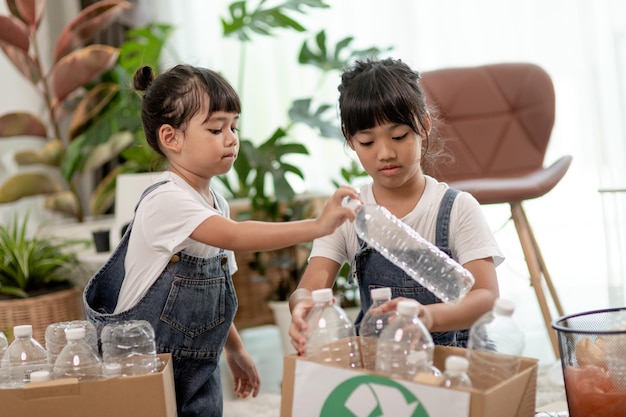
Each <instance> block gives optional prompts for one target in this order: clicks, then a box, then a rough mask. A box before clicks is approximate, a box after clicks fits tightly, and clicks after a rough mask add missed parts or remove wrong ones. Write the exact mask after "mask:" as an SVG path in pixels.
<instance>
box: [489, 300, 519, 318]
mask: <svg viewBox="0 0 626 417" xmlns="http://www.w3.org/2000/svg"><path fill="white" fill-rule="evenodd" d="M514 311H515V303H514V302H513V301H511V300H507V299H505V298H498V299H496V301H495V303H494V304H493V312H494V313H495V314H499V315H501V316H512V315H513V312H514Z"/></svg>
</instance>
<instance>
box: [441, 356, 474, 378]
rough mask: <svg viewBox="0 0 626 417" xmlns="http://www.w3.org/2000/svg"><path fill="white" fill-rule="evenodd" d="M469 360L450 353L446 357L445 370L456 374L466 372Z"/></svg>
mask: <svg viewBox="0 0 626 417" xmlns="http://www.w3.org/2000/svg"><path fill="white" fill-rule="evenodd" d="M468 368H469V361H468V360H467V358H466V357H464V356H457V355H451V356H448V357H447V358H446V371H449V372H452V373H454V374H456V375H458V374H461V373H463V372H467V369H468Z"/></svg>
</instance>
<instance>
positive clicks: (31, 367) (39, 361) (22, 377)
mask: <svg viewBox="0 0 626 417" xmlns="http://www.w3.org/2000/svg"><path fill="white" fill-rule="evenodd" d="M13 335H14V336H15V340H13V342H11V344H10V345H9V347H8V348H7V349H6V351H5V352H4V356H3V357H2V368H4V369H5V372H6V374H5V375H7V377H8V378H7V381H8V384H9V385H12V386H15V387H18V386H23V385H24V384H25V383H27V382H29V381H30V374H31V372H35V371H44V370H48V369H49V367H48V355H47V353H46V350H45V349H44V348H43V346H41V345H40V344H39V342H38V341H36V340H35V339H34V338H33V326H31V325H30V324H23V325H19V326H15V327H13Z"/></svg>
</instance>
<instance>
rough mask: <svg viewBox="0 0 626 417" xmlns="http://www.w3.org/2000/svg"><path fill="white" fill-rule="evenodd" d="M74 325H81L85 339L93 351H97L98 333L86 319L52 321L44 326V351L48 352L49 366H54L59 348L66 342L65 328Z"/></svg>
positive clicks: (73, 326)
mask: <svg viewBox="0 0 626 417" xmlns="http://www.w3.org/2000/svg"><path fill="white" fill-rule="evenodd" d="M75 327H82V328H84V329H85V340H86V341H87V343H88V344H89V345H90V346H91V347H92V348H93V350H94V352H96V353H98V334H97V332H96V327H95V326H94V325H93V324H92V323H91V322H89V321H87V320H73V321H61V322H58V323H52V324H50V325H48V327H47V328H46V334H45V338H46V346H45V347H46V351H47V352H48V362H49V363H50V366H54V363H55V361H56V359H57V356H59V353H61V350H63V348H64V347H65V345H66V344H67V339H66V338H65V330H66V329H71V328H75Z"/></svg>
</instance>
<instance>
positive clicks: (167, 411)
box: [0, 354, 177, 417]
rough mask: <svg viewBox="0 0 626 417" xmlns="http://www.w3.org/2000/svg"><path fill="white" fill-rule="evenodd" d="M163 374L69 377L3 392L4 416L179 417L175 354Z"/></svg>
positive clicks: (0, 394)
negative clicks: (173, 360) (90, 377)
mask: <svg viewBox="0 0 626 417" xmlns="http://www.w3.org/2000/svg"><path fill="white" fill-rule="evenodd" d="M159 357H160V358H161V359H162V360H163V361H165V366H164V367H163V369H162V370H161V371H160V372H156V373H153V374H147V375H137V376H130V377H123V378H113V379H101V380H97V381H85V382H79V381H78V379H76V378H66V379H60V380H54V381H49V382H37V383H31V384H28V385H27V386H26V387H24V388H18V389H9V390H0V416H2V417H176V414H177V413H176V395H175V392H174V372H173V367H172V361H171V355H169V354H163V355H159Z"/></svg>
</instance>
